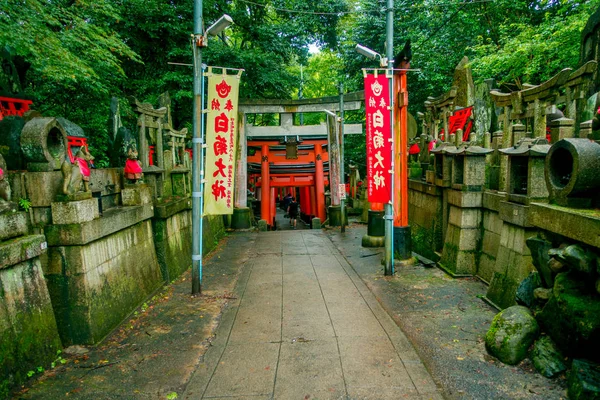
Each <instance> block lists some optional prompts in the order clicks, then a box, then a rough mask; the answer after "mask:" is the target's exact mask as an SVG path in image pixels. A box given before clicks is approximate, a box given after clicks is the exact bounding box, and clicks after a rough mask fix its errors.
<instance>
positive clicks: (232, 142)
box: [204, 67, 241, 215]
mask: <svg viewBox="0 0 600 400" xmlns="http://www.w3.org/2000/svg"><path fill="white" fill-rule="evenodd" d="M208 71H209V72H208V73H207V75H208V113H207V114H206V118H207V120H206V168H205V173H204V179H205V180H206V182H205V186H204V215H222V214H233V193H234V177H235V171H234V167H235V153H236V142H237V113H238V92H239V84H240V75H241V74H238V75H226V74H225V71H223V74H214V73H212V69H211V68H210V67H209V70H208Z"/></svg>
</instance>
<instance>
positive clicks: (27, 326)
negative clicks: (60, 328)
mask: <svg viewBox="0 0 600 400" xmlns="http://www.w3.org/2000/svg"><path fill="white" fill-rule="evenodd" d="M45 248H46V242H45V238H44V236H42V235H29V236H21V237H18V238H12V239H9V240H6V241H2V240H0V398H4V396H7V395H8V390H9V388H10V387H11V386H14V385H18V384H20V383H22V382H23V381H24V380H25V379H27V372H28V371H31V370H35V369H36V368H37V367H39V366H47V365H48V364H50V363H51V362H52V361H53V360H55V359H56V357H57V351H58V350H59V349H60V348H61V343H60V339H59V337H58V332H57V327H56V321H55V319H54V313H53V312H52V305H51V304H50V296H49V295H48V290H47V288H46V282H45V281H44V274H43V272H42V266H41V263H40V257H39V256H40V254H42V253H44V252H45Z"/></svg>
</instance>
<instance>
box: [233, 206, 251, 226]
mask: <svg viewBox="0 0 600 400" xmlns="http://www.w3.org/2000/svg"><path fill="white" fill-rule="evenodd" d="M231 227H232V228H233V229H250V228H251V227H252V220H251V219H250V209H249V208H248V207H242V208H234V209H233V216H232V217H231Z"/></svg>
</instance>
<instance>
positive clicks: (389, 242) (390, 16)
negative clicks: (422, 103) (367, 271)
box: [384, 0, 394, 275]
mask: <svg viewBox="0 0 600 400" xmlns="http://www.w3.org/2000/svg"><path fill="white" fill-rule="evenodd" d="M386 55H387V61H388V70H389V74H388V76H391V77H392V78H393V68H394V0H387V14H386ZM393 82H394V81H393V79H390V82H389V84H390V104H389V106H390V138H389V140H390V141H391V142H392V146H391V147H392V151H391V157H392V165H391V171H390V174H391V175H392V176H391V179H390V181H391V185H390V186H391V188H390V201H389V202H388V203H386V205H385V268H384V269H385V275H394V249H393V246H394V238H393V235H394V225H393V219H394V216H393V214H394V210H393V204H394V176H393V173H394V143H393V139H394V86H393Z"/></svg>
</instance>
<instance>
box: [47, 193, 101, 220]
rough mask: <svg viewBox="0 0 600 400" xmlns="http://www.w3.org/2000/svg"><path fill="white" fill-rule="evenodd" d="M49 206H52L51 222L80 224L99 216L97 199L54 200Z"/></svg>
mask: <svg viewBox="0 0 600 400" xmlns="http://www.w3.org/2000/svg"><path fill="white" fill-rule="evenodd" d="M90 196H91V192H90ZM50 206H51V208H52V223H54V224H61V225H65V224H81V223H83V222H89V221H93V220H95V219H96V218H99V217H100V211H99V210H98V200H96V199H93V198H89V199H87V200H79V201H65V202H54V203H52V204H51V205H50Z"/></svg>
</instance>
